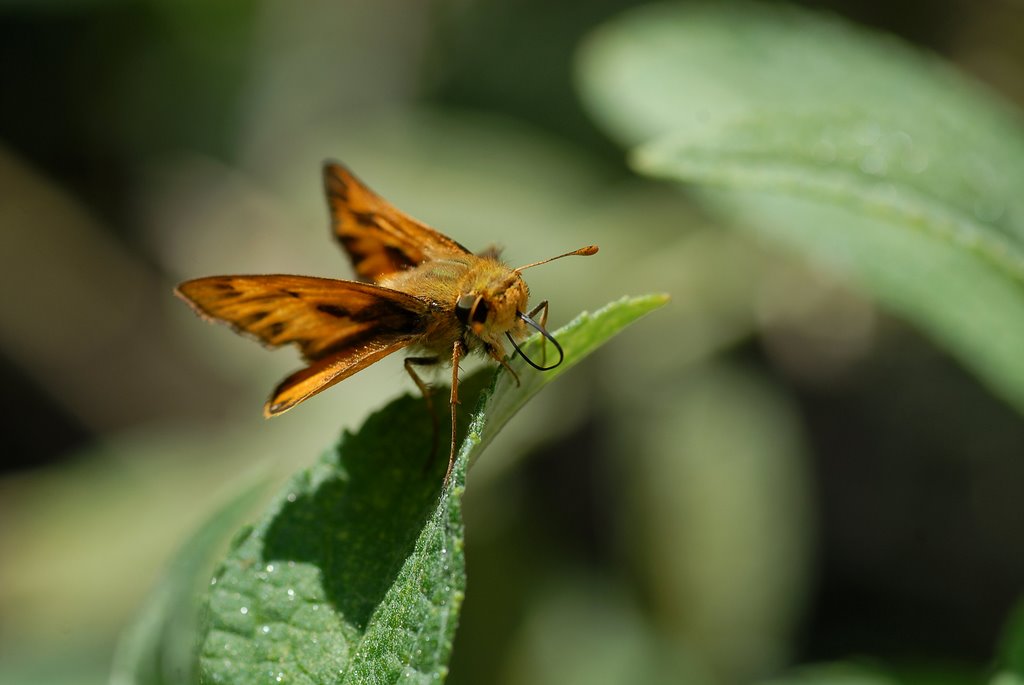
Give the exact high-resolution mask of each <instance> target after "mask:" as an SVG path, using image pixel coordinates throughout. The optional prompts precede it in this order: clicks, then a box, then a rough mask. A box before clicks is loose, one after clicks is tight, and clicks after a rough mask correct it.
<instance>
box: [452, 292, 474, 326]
mask: <svg viewBox="0 0 1024 685" xmlns="http://www.w3.org/2000/svg"><path fill="white" fill-rule="evenodd" d="M474 304H476V296H475V295H463V296H462V297H460V298H459V301H458V302H456V303H455V318H456V319H458V320H459V322H460V323H462V324H464V325H469V316H470V314H472V313H473V305H474Z"/></svg>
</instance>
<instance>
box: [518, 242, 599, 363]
mask: <svg viewBox="0 0 1024 685" xmlns="http://www.w3.org/2000/svg"><path fill="white" fill-rule="evenodd" d="M592 254H597V245H587V246H586V247H581V248H580V249H578V250H573V251H572V252H566V253H565V254H560V255H558V256H557V257H549V258H548V259H542V260H541V261H539V262H534V263H533V264H527V265H526V266H521V267H519V268H518V269H513V271H515V272H516V273H519V272H520V271H524V270H525V269H530V268H532V267H535V266H540V265H541V264H547V263H548V262H553V261H555V260H556V259H561V258H562V257H572V256H573V255H579V256H580V257H589V256H590V255H592ZM531 320H532V319H531ZM534 325H536V324H534ZM537 330H539V331H541V332H542V333H545V335H547V334H546V332H545V331H544V329H543V328H538V329H537ZM548 337H551V336H548ZM524 359H525V357H524Z"/></svg>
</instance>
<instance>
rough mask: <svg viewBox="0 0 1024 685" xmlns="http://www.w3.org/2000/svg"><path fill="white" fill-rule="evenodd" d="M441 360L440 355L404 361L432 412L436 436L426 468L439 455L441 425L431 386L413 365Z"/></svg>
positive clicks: (434, 362) (428, 363)
mask: <svg viewBox="0 0 1024 685" xmlns="http://www.w3.org/2000/svg"><path fill="white" fill-rule="evenodd" d="M440 362H441V360H440V359H439V358H438V357H406V359H405V362H404V364H405V371H406V373H408V374H409V376H410V377H411V378H412V382H413V383H415V384H416V387H417V388H419V389H420V392H421V393H422V394H423V401H424V402H426V404H427V412H429V413H430V423H431V426H432V428H433V431H432V435H433V436H434V437H433V440H432V441H431V447H430V458H429V459H428V460H427V466H426V468H430V465H431V464H432V463H433V462H434V457H435V456H437V436H438V434H439V433H440V426H439V425H438V422H437V413H436V412H435V411H434V400H433V397H432V393H431V391H430V386H429V385H427V384H426V383H425V382H424V381H423V379H422V378H420V375H419V374H418V373H416V371H415V370H414V369H413V367H414V366H435V365H437V364H439V363H440Z"/></svg>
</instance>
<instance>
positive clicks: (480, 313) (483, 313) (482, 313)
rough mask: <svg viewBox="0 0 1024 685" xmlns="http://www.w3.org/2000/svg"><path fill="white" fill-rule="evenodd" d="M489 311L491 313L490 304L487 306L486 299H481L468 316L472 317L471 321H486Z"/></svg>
mask: <svg viewBox="0 0 1024 685" xmlns="http://www.w3.org/2000/svg"><path fill="white" fill-rule="evenodd" d="M490 313H491V308H490V306H488V304H487V302H486V300H483V299H481V300H480V301H479V302H478V303H477V305H476V309H474V310H473V313H472V315H471V316H470V318H472V319H473V323H486V321H487V315H488V314H490Z"/></svg>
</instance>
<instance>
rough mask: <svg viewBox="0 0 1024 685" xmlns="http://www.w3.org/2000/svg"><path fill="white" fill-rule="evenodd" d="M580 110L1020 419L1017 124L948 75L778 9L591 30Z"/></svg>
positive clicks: (900, 50)
mask: <svg viewBox="0 0 1024 685" xmlns="http://www.w3.org/2000/svg"><path fill="white" fill-rule="evenodd" d="M579 71H580V80H581V84H582V86H583V92H584V97H585V99H586V100H587V102H588V103H589V105H590V107H591V110H592V112H593V113H594V115H595V117H596V118H597V119H598V120H599V121H601V122H602V123H604V125H605V126H606V127H607V128H608V129H609V131H610V132H612V134H613V135H615V136H616V137H618V138H619V139H621V140H623V141H626V142H627V143H629V144H639V145H640V147H638V148H637V149H635V150H634V152H633V155H632V159H633V163H634V166H635V168H636V169H637V170H638V171H640V172H642V173H644V174H648V175H651V176H656V177H660V178H667V179H672V180H676V181H681V182H685V183H691V184H696V185H698V186H700V187H701V188H711V189H715V190H716V191H717V192H714V193H707V192H699V193H697V194H696V197H697V198H698V200H700V201H702V202H704V203H705V205H706V206H707V207H708V208H710V209H712V210H713V211H717V212H720V213H721V214H722V215H723V216H725V217H728V218H729V219H731V220H732V221H734V222H736V223H737V224H738V225H739V226H741V227H743V228H745V229H748V230H751V231H753V232H755V233H757V234H761V235H768V236H770V237H771V238H773V239H775V240H777V241H779V242H781V243H782V244H784V245H785V246H787V247H789V248H791V249H794V250H796V251H799V252H802V253H805V254H807V255H810V256H812V257H814V258H815V259H817V260H819V261H821V262H823V263H825V264H827V265H829V266H830V267H831V268H833V269H834V270H837V271H839V272H840V273H843V274H846V275H849V276H850V277H852V278H854V279H856V280H858V281H859V282H861V283H862V284H863V285H864V286H865V287H867V288H868V289H869V290H871V291H872V292H873V293H874V294H875V296H876V297H877V298H878V299H879V301H881V302H882V303H883V304H884V305H886V306H887V307H889V308H890V309H892V310H893V311H894V312H897V313H899V314H900V315H902V316H903V317H905V318H906V319H907V320H909V321H911V322H913V323H915V324H916V325H917V326H918V327H920V328H921V329H922V330H924V331H925V332H927V333H929V334H930V335H931V337H932V338H933V339H934V340H935V341H937V342H939V343H940V344H942V345H943V346H944V347H946V348H947V349H948V350H950V351H951V352H952V353H953V354H955V355H956V356H957V357H958V358H959V359H960V360H961V361H962V362H963V363H964V364H965V365H966V366H967V367H968V368H970V369H972V370H973V371H974V372H975V373H976V374H977V375H978V376H979V377H980V378H981V379H982V380H983V381H984V382H986V383H987V384H988V385H989V387H991V388H992V389H993V390H994V391H995V392H997V393H998V394H1000V395H1002V396H1003V397H1004V398H1005V399H1007V400H1008V401H1010V402H1011V403H1012V404H1014V405H1015V406H1016V407H1017V408H1018V409H1020V410H1022V411H1024V355H1021V354H1019V350H1021V349H1024V194H1022V193H1020V192H1019V189H1020V188H1022V187H1024V126H1022V125H1021V119H1020V117H1019V114H1018V113H1017V112H1014V111H1011V109H1010V108H1009V107H1008V106H1006V105H1005V104H1003V103H1002V102H1000V101H998V100H997V99H996V98H995V97H994V96H992V95H991V94H990V93H988V92H987V91H985V90H984V89H983V88H981V87H980V86H978V85H977V84H974V83H972V82H970V81H968V80H967V79H965V78H963V77H962V76H960V75H959V74H957V73H956V72H954V71H953V70H952V69H950V68H949V67H947V66H945V65H944V64H942V63H940V62H939V61H938V60H936V59H934V58H932V57H930V56H927V55H923V54H920V53H917V52H914V51H913V50H911V49H910V48H908V47H906V46H904V45H902V44H900V43H898V42H896V41H894V40H892V39H888V38H885V37H881V36H877V35H872V34H870V33H868V32H866V31H863V30H859V29H857V28H855V27H853V26H850V25H847V24H845V23H843V22H841V21H839V20H837V19H832V18H828V17H824V16H821V15H816V14H812V13H809V12H805V11H802V10H799V9H797V8H790V7H777V6H774V5H771V6H769V5H747V4H740V5H735V4H732V3H729V4H728V5H721V6H720V5H696V6H688V5H685V6H684V5H660V6H655V7H652V8H650V9H641V10H639V11H635V12H632V13H629V14H627V15H625V16H623V17H622V18H620V19H619V20H617V21H615V22H612V23H611V24H609V25H607V26H605V27H603V28H602V29H600V30H599V31H597V32H596V33H595V34H594V35H593V36H592V37H591V39H590V40H589V41H588V43H587V44H586V46H585V48H584V50H583V51H582V52H581V57H580V70H579Z"/></svg>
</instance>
